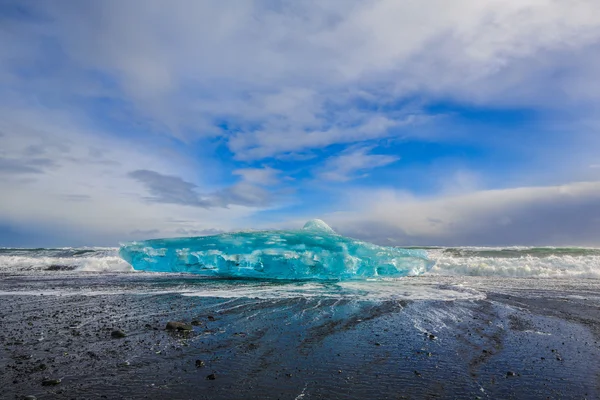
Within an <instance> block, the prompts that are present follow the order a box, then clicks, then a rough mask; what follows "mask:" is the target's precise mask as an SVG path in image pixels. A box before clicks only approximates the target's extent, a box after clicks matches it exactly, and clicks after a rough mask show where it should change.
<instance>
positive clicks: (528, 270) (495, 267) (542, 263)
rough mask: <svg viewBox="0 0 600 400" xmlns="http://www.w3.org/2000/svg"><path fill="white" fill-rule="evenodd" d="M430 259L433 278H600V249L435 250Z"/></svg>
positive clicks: (430, 272) (431, 251) (431, 252)
mask: <svg viewBox="0 0 600 400" xmlns="http://www.w3.org/2000/svg"><path fill="white" fill-rule="evenodd" d="M533 250H535V251H533ZM567 250H568V251H567ZM576 250H578V251H576ZM429 257H430V258H431V259H432V260H434V261H435V264H434V266H433V268H431V270H430V271H429V272H428V273H429V274H432V275H453V276H490V277H493V276H496V277H523V278H525V277H526V278H596V279H598V278H600V254H598V250H597V249H553V248H546V249H539V248H536V249H533V248H520V249H516V248H510V249H494V248H483V249H481V248H480V249H473V248H465V249H435V250H429Z"/></svg>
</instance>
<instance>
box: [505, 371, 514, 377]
mask: <svg viewBox="0 0 600 400" xmlns="http://www.w3.org/2000/svg"><path fill="white" fill-rule="evenodd" d="M515 375H516V374H515V373H514V372H513V371H508V372H507V373H506V376H507V377H509V376H515Z"/></svg>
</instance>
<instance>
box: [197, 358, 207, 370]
mask: <svg viewBox="0 0 600 400" xmlns="http://www.w3.org/2000/svg"><path fill="white" fill-rule="evenodd" d="M205 365H206V364H205V363H204V361H202V360H196V368H202V367H204V366H205Z"/></svg>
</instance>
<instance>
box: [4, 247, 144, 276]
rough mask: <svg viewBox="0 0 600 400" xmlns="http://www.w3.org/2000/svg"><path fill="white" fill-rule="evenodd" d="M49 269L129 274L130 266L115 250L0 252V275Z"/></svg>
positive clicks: (81, 249)
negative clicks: (1, 273) (0, 273)
mask: <svg viewBox="0 0 600 400" xmlns="http://www.w3.org/2000/svg"><path fill="white" fill-rule="evenodd" d="M49 268H55V269H62V268H64V269H69V270H76V271H88V272H128V271H133V268H132V267H131V265H129V264H128V263H127V262H125V261H124V260H123V259H122V258H121V257H119V255H118V249H117V248H78V249H74V248H62V249H40V250H36V251H33V250H27V249H23V250H19V249H14V250H10V251H8V250H6V249H3V252H2V253H0V272H17V271H19V272H26V271H30V272H34V271H45V270H48V269H49Z"/></svg>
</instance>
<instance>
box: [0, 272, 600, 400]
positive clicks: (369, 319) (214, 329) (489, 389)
mask: <svg viewBox="0 0 600 400" xmlns="http://www.w3.org/2000/svg"><path fill="white" fill-rule="evenodd" d="M115 280H116V282H117V283H115V282H112V283H111V285H121V286H123V284H122V283H118V282H119V278H118V277H117V278H115ZM16 281H18V282H19V283H18V284H15V282H16ZM94 281H96V282H97V283H98V285H97V286H98V287H100V288H101V287H102V285H103V284H105V283H106V282H104V283H103V282H101V281H99V278H98V277H91V278H90V277H83V278H81V279H77V278H72V277H71V278H70V279H63V278H61V277H52V278H51V279H50V278H48V279H46V280H44V279H42V280H40V279H30V278H27V277H14V278H13V279H12V286H11V287H13V288H15V287H16V288H17V289H20V290H22V291H25V290H26V289H30V290H33V291H35V290H40V288H41V287H47V288H48V289H52V288H53V287H54V288H56V287H63V288H65V287H71V286H72V287H81V286H82V285H83V286H85V285H89V286H90V288H91V287H92V286H93V285H91V284H90V282H94ZM519 284H521V285H523V286H524V287H525V288H523V289H519V290H526V286H527V282H525V284H523V283H522V282H520V283H519ZM9 285H11V283H10V282H9V283H5V284H3V285H0V286H3V287H0V289H6V288H7V287H8V286H9ZM153 285H154V286H156V285H158V286H161V285H167V284H166V283H164V282H163V283H161V282H155V283H153ZM575 292H577V288H576V287H574V288H573V293H575ZM485 294H486V296H485V297H486V298H485V299H470V300H454V301H440V300H416V301H407V300H398V299H390V300H379V301H371V300H364V301H363V300H356V299H335V298H321V299H320V298H318V297H315V298H300V297H296V298H294V297H291V298H282V299H255V298H228V299H224V298H216V297H184V296H182V295H180V294H176V293H157V294H127V293H121V294H98V295H94V296H89V295H88V296H82V295H79V294H72V295H68V296H65V295H48V294H45V295H40V294H37V295H32V294H28V295H23V294H19V292H18V290H17V291H15V293H14V294H12V295H6V294H5V295H2V296H0V325H1V326H2V330H1V333H0V344H1V347H0V368H1V369H2V370H3V371H4V373H3V374H2V375H1V376H0V386H1V387H2V388H3V390H2V398H7V399H10V398H24V396H28V395H29V396H35V397H36V398H38V399H43V398H47V399H55V398H56V399H71V398H76V399H96V398H109V399H121V398H123V399H138V398H139V399H143V398H149V399H154V398H156V399H158V398H172V399H201V398H207V399H209V398H210V399H219V398H223V399H225V398H256V399H259V398H260V399H264V398H268V399H271V398H272V399H277V398H279V399H311V398H314V399H317V398H323V399H324V398H355V399H363V398H381V399H398V398H414V399H419V398H482V399H484V398H490V399H496V398H528V399H538V398H539V399H546V398H569V399H570V398H590V399H592V398H598V397H600V388H599V376H600V362H599V360H600V357H599V355H600V351H599V348H600V347H599V345H598V343H599V338H598V333H599V330H598V326H599V324H598V322H599V319H600V312H599V311H598V310H599V308H598V306H597V304H596V302H595V300H594V299H588V298H586V297H581V298H578V297H577V296H575V297H573V296H571V294H572V293H571V292H568V293H566V294H565V296H562V295H560V293H558V292H557V289H553V290H552V291H549V292H548V295H546V296H544V295H543V293H538V294H537V295H536V296H535V297H525V296H518V295H515V294H514V293H512V294H506V293H494V292H493V291H491V290H489V289H487V290H486V292H485ZM168 321H181V322H185V323H187V324H191V323H192V322H193V326H192V330H191V331H185V332H179V331H170V330H166V329H165V327H166V324H167V322H168ZM115 330H120V331H122V332H124V333H125V335H126V336H125V337H122V338H120V337H113V336H114V335H113V332H114V331H115ZM213 374H214V375H213ZM211 378H215V379H211ZM59 379H60V383H58V381H57V380H59Z"/></svg>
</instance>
